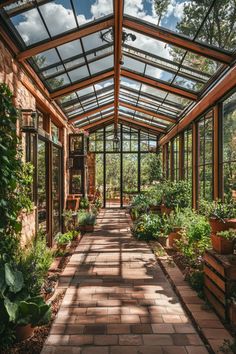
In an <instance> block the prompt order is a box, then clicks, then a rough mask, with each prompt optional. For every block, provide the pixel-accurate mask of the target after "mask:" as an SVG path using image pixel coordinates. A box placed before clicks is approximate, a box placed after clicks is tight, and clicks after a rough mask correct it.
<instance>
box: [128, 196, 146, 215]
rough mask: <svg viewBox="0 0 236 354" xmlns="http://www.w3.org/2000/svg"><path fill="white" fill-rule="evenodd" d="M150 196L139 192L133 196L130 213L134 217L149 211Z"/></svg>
mask: <svg viewBox="0 0 236 354" xmlns="http://www.w3.org/2000/svg"><path fill="white" fill-rule="evenodd" d="M148 209H149V198H148V196H146V195H144V194H138V195H137V196H135V197H134V198H133V201H132V203H131V206H130V214H131V216H132V217H133V218H134V219H138V218H139V217H140V216H141V215H143V214H145V213H147V212H148Z"/></svg>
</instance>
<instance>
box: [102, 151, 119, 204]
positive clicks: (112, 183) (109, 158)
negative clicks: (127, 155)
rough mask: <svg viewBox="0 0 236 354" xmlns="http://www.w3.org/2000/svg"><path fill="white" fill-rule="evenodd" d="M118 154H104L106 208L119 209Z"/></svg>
mask: <svg viewBox="0 0 236 354" xmlns="http://www.w3.org/2000/svg"><path fill="white" fill-rule="evenodd" d="M120 181H121V179H120V154H119V153H107V154H106V190H105V194H106V207H107V208H114V207H117V208H119V207H120Z"/></svg>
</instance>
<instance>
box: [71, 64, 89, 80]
mask: <svg viewBox="0 0 236 354" xmlns="http://www.w3.org/2000/svg"><path fill="white" fill-rule="evenodd" d="M68 75H69V77H70V79H71V81H72V82H74V81H79V80H81V79H84V78H85V77H88V76H89V72H88V68H87V66H86V65H84V66H81V67H80V68H78V69H75V70H72V71H69V72H68Z"/></svg>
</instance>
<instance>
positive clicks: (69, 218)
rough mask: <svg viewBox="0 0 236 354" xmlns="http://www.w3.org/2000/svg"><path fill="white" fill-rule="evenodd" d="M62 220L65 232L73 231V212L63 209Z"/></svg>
mask: <svg viewBox="0 0 236 354" xmlns="http://www.w3.org/2000/svg"><path fill="white" fill-rule="evenodd" d="M62 215H63V219H64V226H65V230H66V231H71V230H74V228H75V224H74V215H75V212H74V211H73V210H70V209H68V210H67V209H65V210H64V212H63V214H62Z"/></svg>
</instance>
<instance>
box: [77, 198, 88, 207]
mask: <svg viewBox="0 0 236 354" xmlns="http://www.w3.org/2000/svg"><path fill="white" fill-rule="evenodd" d="M79 207H80V209H88V208H89V200H88V198H86V197H84V198H81V199H80V202H79Z"/></svg>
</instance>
